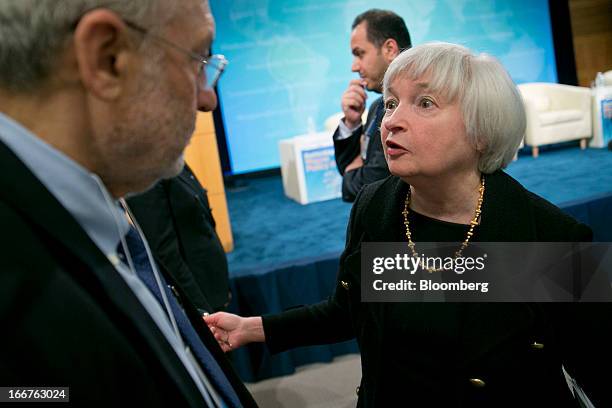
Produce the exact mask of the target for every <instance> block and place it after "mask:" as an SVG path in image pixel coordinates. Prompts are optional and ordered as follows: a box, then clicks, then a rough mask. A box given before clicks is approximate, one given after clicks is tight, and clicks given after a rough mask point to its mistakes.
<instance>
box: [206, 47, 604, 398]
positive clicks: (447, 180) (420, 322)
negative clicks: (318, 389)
mask: <svg viewBox="0 0 612 408" xmlns="http://www.w3.org/2000/svg"><path fill="white" fill-rule="evenodd" d="M383 85H384V101H385V102H384V103H385V108H386V113H385V117H384V119H383V122H382V129H381V137H382V143H383V146H385V148H386V150H385V155H386V159H387V162H388V164H389V170H390V171H391V174H392V176H390V177H389V178H387V179H385V180H381V181H380V182H376V183H373V184H370V185H367V186H365V187H364V188H363V189H362V191H361V192H360V194H359V196H358V197H357V200H356V202H355V205H354V207H353V210H352V213H351V218H350V222H349V229H348V233H347V243H346V248H345V250H344V253H343V255H342V257H341V260H340V270H339V274H338V278H337V286H336V290H335V293H333V294H332V295H331V296H330V298H329V299H328V300H327V301H324V302H322V303H319V304H316V305H311V306H304V307H300V308H297V309H291V310H288V311H286V312H284V313H280V314H277V315H270V316H264V317H263V318H262V317H249V318H241V317H238V316H235V315H230V314H225V313H219V314H216V315H212V316H209V317H208V318H206V320H207V323H208V324H209V326H211V327H212V328H213V329H214V331H215V332H216V337H217V339H218V340H219V342H220V344H221V345H222V346H223V347H224V349H225V350H229V349H231V348H235V347H239V346H241V345H243V344H246V343H248V342H253V341H265V342H266V344H267V346H268V348H269V349H270V350H271V351H272V352H280V351H283V350H286V349H289V348H293V347H297V346H305V345H313V344H323V343H330V342H337V341H342V340H347V339H350V338H353V337H356V338H357V341H358V343H359V347H360V350H361V357H362V372H363V376H362V380H361V385H360V387H359V403H358V405H359V406H362V407H390V406H415V407H420V406H436V407H437V406H445V407H459V406H464V407H499V406H515V407H519V406H520V407H526V406H540V407H552V406H554V407H561V406H572V404H575V401H574V397H573V396H572V391H570V388H569V387H568V382H567V381H566V378H565V377H564V374H563V371H562V365H564V366H565V368H566V370H567V372H569V373H570V374H571V375H573V376H574V377H575V378H576V379H577V381H578V383H580V384H581V385H583V388H584V389H585V391H586V392H587V394H589V395H590V396H591V399H592V400H593V399H596V400H597V401H604V400H605V401H607V399H608V398H609V397H608V396H607V395H606V394H607V390H605V387H602V388H603V390H604V391H603V392H602V391H601V389H602V388H600V386H603V385H604V382H605V381H604V380H602V379H600V378H597V375H595V373H594V372H589V370H588V368H589V367H588V366H587V367H585V364H587V363H586V361H590V360H588V358H590V357H592V356H585V359H581V358H582V357H583V356H579V354H580V353H579V352H590V351H591V350H586V349H585V348H581V347H579V346H577V343H573V342H574V341H579V340H580V338H583V336H587V337H586V338H587V339H588V340H589V341H590V342H591V343H590V344H591V345H592V346H593V347H594V348H597V344H596V342H597V341H598V338H597V337H593V338H591V337H588V336H589V334H588V333H586V332H585V330H587V329H589V327H588V324H587V323H585V321H584V320H577V323H572V325H573V324H583V326H580V327H578V326H569V327H571V330H567V332H568V333H569V334H568V333H566V330H564V329H565V328H567V327H568V325H563V324H561V323H563V321H564V320H566V321H570V320H572V319H574V318H575V316H576V315H577V313H578V311H577V310H576V308H575V307H574V306H576V305H572V304H568V305H566V306H567V307H565V309H563V310H561V309H560V308H561V307H564V305H555V306H556V308H547V307H544V306H545V305H534V304H520V303H514V304H504V303H491V304H483V303H461V304H458V303H365V302H361V300H360V257H361V243H362V242H390V241H404V242H407V243H408V245H409V246H410V247H412V248H416V250H417V251H418V246H419V242H440V241H449V242H451V241H453V242H454V241H456V242H463V243H467V245H469V243H471V242H474V241H481V242H483V241H492V242H507V241H570V242H577V241H588V240H591V231H590V229H589V228H588V227H587V226H585V225H582V224H579V223H578V222H576V221H575V220H574V219H572V218H570V217H569V216H567V215H565V214H564V213H562V212H561V211H560V210H559V209H558V208H557V207H555V206H554V205H552V204H550V203H549V202H547V201H545V200H544V199H542V198H540V197H538V196H536V195H535V194H533V193H531V192H529V191H527V190H525V189H524V188H523V187H522V186H521V185H520V184H519V183H518V182H517V181H516V180H514V179H512V178H511V177H510V176H508V175H507V174H506V173H504V172H503V171H502V170H501V169H502V168H503V167H504V166H506V165H507V164H508V163H509V162H510V161H511V160H512V158H513V156H514V154H515V152H516V150H517V148H518V146H519V143H520V141H521V139H522V136H523V133H524V131H525V113H524V109H523V104H522V101H521V97H520V95H519V93H518V91H517V88H516V86H515V85H514V84H513V82H512V80H511V79H510V77H509V76H508V74H507V73H506V71H505V70H504V69H503V67H502V66H501V65H500V63H499V62H497V61H496V60H495V59H494V58H492V57H490V56H486V55H473V54H472V53H471V52H470V51H469V50H468V49H466V48H464V47H461V46H458V45H453V44H447V43H431V44H426V45H421V46H417V47H414V48H412V49H410V50H407V51H405V52H403V53H402V54H400V55H399V56H398V57H397V58H396V59H395V60H394V61H393V62H392V63H391V65H390V66H389V69H388V71H387V72H386V74H385V77H384V82H383ZM551 310H552V312H551ZM597 310H599V309H598V308H597V305H596V306H595V307H594V308H593V310H591V311H589V312H593V311H597ZM608 310H609V309H608ZM591 321H592V320H591ZM608 321H609V319H608ZM578 332H579V333H578ZM602 345H603V346H605V347H608V348H609V347H610V346H609V345H605V344H603V343H602ZM578 357H580V358H578ZM585 368H586V370H585ZM610 369H612V367H608V368H607V370H608V373H609V370H610ZM604 376H606V378H609V374H604ZM593 402H595V401H593ZM602 403H603V402H602ZM411 404H412V405H411ZM574 406H575V405H574ZM602 406H603V405H602ZM608 406H611V405H608Z"/></svg>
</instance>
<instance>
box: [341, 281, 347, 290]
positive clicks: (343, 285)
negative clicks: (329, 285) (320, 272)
mask: <svg viewBox="0 0 612 408" xmlns="http://www.w3.org/2000/svg"><path fill="white" fill-rule="evenodd" d="M340 284H341V285H342V287H343V288H344V289H346V290H349V283H348V282H347V281H340Z"/></svg>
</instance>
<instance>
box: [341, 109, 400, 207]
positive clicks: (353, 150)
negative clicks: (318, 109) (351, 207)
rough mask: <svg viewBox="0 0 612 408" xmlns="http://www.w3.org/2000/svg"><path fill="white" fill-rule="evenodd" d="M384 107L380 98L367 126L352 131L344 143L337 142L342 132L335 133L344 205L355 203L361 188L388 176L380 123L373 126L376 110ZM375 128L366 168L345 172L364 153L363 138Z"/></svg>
mask: <svg viewBox="0 0 612 408" xmlns="http://www.w3.org/2000/svg"><path fill="white" fill-rule="evenodd" d="M382 103H383V99H382V97H381V98H378V99H377V100H375V101H374V102H373V103H372V105H371V106H370V110H369V111H368V119H367V120H366V123H365V126H359V127H358V128H357V129H355V130H354V131H353V134H352V135H351V136H350V137H348V138H346V139H341V140H336V135H338V134H339V133H340V129H339V128H338V129H336V131H335V133H334V150H335V155H336V165H337V166H338V171H340V174H341V175H342V199H343V200H344V201H348V202H352V201H355V197H356V196H357V193H359V190H361V188H362V187H363V186H364V185H366V184H369V183H372V182H374V181H377V180H381V179H384V178H385V177H387V176H389V174H390V173H389V168H388V167H387V162H386V160H385V154H384V152H383V147H382V142H381V140H380V122H381V120H382V118H380V120H378V121H377V123H372V121H374V120H375V119H376V109H377V108H378V106H379V105H380V104H382ZM370 126H373V127H374V129H375V131H374V132H373V133H372V136H371V138H370V142H369V143H368V148H367V150H366V152H367V153H366V159H365V160H364V162H363V166H362V167H360V168H358V169H355V170H351V171H348V172H345V171H344V170H345V169H346V166H348V165H349V164H350V163H351V162H352V161H353V160H354V159H355V157H357V156H358V155H359V154H360V151H361V144H360V140H361V135H362V134H363V132H364V131H365V130H366V129H369V128H370Z"/></svg>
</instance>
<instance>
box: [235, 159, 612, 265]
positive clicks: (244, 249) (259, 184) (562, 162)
mask: <svg viewBox="0 0 612 408" xmlns="http://www.w3.org/2000/svg"><path fill="white" fill-rule="evenodd" d="M507 171H508V173H509V174H510V175H511V176H513V177H514V178H516V179H517V180H518V181H520V182H521V183H522V184H523V185H524V186H525V187H526V188H527V189H528V190H531V191H533V192H534V193H536V194H538V195H540V196H542V197H544V198H546V199H547V200H549V201H551V202H552V203H554V204H556V205H557V206H559V207H562V208H564V207H570V206H572V205H575V204H576V203H579V202H581V201H584V200H587V201H588V200H592V199H594V198H597V197H599V198H602V197H607V196H608V195H610V196H612V152H610V151H608V150H605V149H587V150H580V149H578V148H574V147H567V148H563V149H557V150H549V151H544V152H542V154H541V155H540V157H538V158H537V159H534V158H532V157H531V156H529V155H521V156H520V157H519V159H518V160H517V161H515V162H513V163H512V164H511V165H510V166H509V167H508V169H507ZM241 183H242V184H243V186H242V187H241V188H239V189H233V190H232V189H228V191H227V199H228V205H229V212H230V220H231V224H232V231H233V234H234V246H235V250H234V251H233V252H232V253H230V254H228V259H229V264H230V273H231V274H232V276H242V275H245V274H249V273H251V272H252V271H253V270H256V271H258V272H262V271H265V270H272V269H277V268H279V267H282V266H283V265H288V264H296V263H298V264H299V263H304V262H312V260H313V259H317V258H319V259H320V258H327V257H329V256H330V255H332V254H337V253H339V252H341V251H342V249H343V247H344V238H345V232H346V224H347V221H348V217H349V213H350V209H351V205H350V204H347V203H343V202H342V201H341V200H340V199H337V200H330V201H324V202H320V203H313V204H309V205H305V206H304V205H301V204H298V203H296V202H294V201H292V200H290V199H289V198H287V197H285V195H284V193H283V186H282V182H281V178H280V176H269V177H264V178H258V179H245V180H241ZM568 212H570V213H571V214H572V215H573V216H575V217H577V218H581V217H580V215H579V214H576V213H573V212H572V211H568ZM582 221H587V220H584V219H582ZM596 221H597V222H598V223H596V224H594V225H592V227H593V228H594V229H595V230H596V238H597V239H598V240H600V241H612V231H610V232H609V233H608V235H605V231H600V227H601V225H600V223H599V221H598V220H596Z"/></svg>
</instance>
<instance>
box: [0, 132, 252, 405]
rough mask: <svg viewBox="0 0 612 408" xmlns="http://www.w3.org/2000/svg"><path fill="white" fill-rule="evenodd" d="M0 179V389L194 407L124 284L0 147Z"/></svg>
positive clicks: (82, 400) (187, 385)
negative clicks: (44, 389)
mask: <svg viewBox="0 0 612 408" xmlns="http://www.w3.org/2000/svg"><path fill="white" fill-rule="evenodd" d="M0 175H1V176H0V225H1V226H2V234H0V251H2V262H1V264H0V269H1V272H0V319H1V322H2V327H3V334H2V336H0V384H2V385H3V386H68V387H70V401H71V402H72V403H74V405H75V406H91V407H94V406H95V407H97V406H100V407H109V406H145V407H201V406H202V405H203V399H202V396H201V394H200V393H199V391H198V389H197V388H196V386H195V384H194V383H193V380H192V379H191V378H190V376H189V374H188V373H187V371H186V370H185V368H184V366H183V365H182V363H181V361H180V360H179V359H178V357H177V356H176V353H175V352H174V350H173V349H172V348H171V346H170V345H169V344H168V342H167V340H166V339H165V337H164V336H163V335H162V333H161V332H160V331H159V329H158V327H157V326H156V325H155V323H154V321H153V320H152V319H151V317H150V315H149V314H148V313H147V311H146V310H145V309H144V308H143V306H142V305H141V304H140V302H139V301H138V300H137V298H136V297H135V296H134V294H133V293H132V291H131V290H130V288H129V287H128V286H127V284H126V283H125V281H124V280H123V279H122V278H121V276H119V274H118V273H117V271H116V270H115V269H114V267H113V266H112V265H111V263H110V262H109V261H108V259H107V258H106V257H105V256H104V254H103V253H102V252H101V251H100V250H99V249H98V248H97V247H96V246H95V244H94V243H93V242H92V241H91V239H90V238H89V236H88V235H87V234H86V233H85V231H84V230H83V229H82V228H81V226H80V225H79V224H78V223H77V221H76V220H75V219H74V218H73V217H72V215H71V214H70V213H69V212H68V211H67V210H66V209H65V208H64V207H62V205H61V204H60V203H59V202H58V201H57V200H56V199H55V198H54V197H53V196H52V195H51V194H50V193H49V191H48V190H47V189H46V188H45V187H44V186H43V185H42V184H41V183H40V182H39V181H38V179H37V178H36V177H35V176H34V175H33V174H32V173H31V172H30V171H29V170H28V169H27V168H26V167H25V166H24V164H23V163H22V162H21V161H20V160H19V159H18V158H17V157H16V156H15V155H14V154H13V153H12V152H11V151H10V150H9V149H8V148H7V147H6V146H5V145H4V144H2V143H0ZM161 269H162V272H164V271H163V268H161ZM166 277H167V278H168V276H166ZM185 307H186V312H187V314H188V316H189V317H190V319H191V321H192V324H193V326H194V328H195V329H196V331H197V332H198V334H199V335H200V338H201V339H202V341H203V342H204V343H205V344H206V346H207V347H208V348H209V350H210V351H211V353H212V354H213V355H214V356H215V358H216V360H217V361H218V362H219V365H220V366H221V367H222V369H223V371H224V372H225V373H226V375H227V377H228V378H229V379H230V382H231V383H232V384H233V386H234V388H235V389H236V391H237V393H238V395H239V397H240V398H241V400H242V401H243V404H244V406H255V405H256V404H255V402H254V401H253V399H252V398H251V396H250V394H249V393H248V391H247V390H246V389H245V387H244V386H243V384H242V383H241V381H240V380H239V379H238V377H237V376H236V374H235V373H234V371H233V370H232V368H231V367H230V365H229V364H228V362H227V360H226V358H225V356H224V355H223V352H222V351H221V350H220V348H219V347H218V345H217V343H216V341H215V340H214V338H213V336H212V335H211V333H210V331H209V330H208V329H207V327H206V326H205V325H204V323H203V322H202V320H201V318H200V315H199V313H197V311H195V310H194V309H193V308H192V307H190V306H189V305H188V304H186V305H185Z"/></svg>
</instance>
